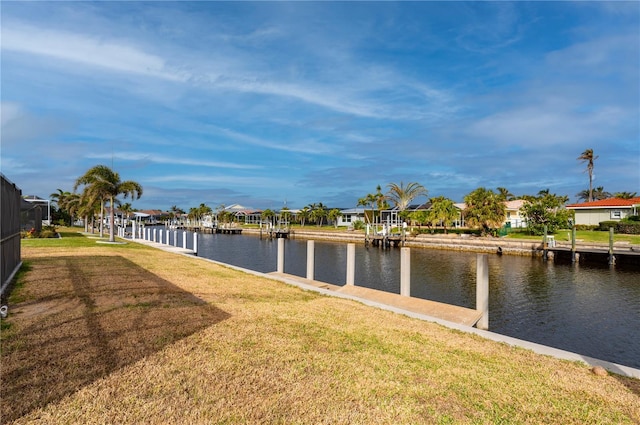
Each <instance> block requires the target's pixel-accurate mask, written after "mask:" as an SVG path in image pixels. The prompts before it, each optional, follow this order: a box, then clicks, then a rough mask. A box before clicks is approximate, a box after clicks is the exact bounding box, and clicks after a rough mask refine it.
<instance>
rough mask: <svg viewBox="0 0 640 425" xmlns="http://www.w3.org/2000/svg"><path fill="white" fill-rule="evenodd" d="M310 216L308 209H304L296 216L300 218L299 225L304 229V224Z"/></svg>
mask: <svg viewBox="0 0 640 425" xmlns="http://www.w3.org/2000/svg"><path fill="white" fill-rule="evenodd" d="M310 214H311V210H310V209H309V207H304V208H302V209H301V210H300V211H299V212H298V214H297V215H298V217H299V218H300V225H301V226H302V227H304V223H305V221H306V220H307V219H308V218H309V215H310Z"/></svg>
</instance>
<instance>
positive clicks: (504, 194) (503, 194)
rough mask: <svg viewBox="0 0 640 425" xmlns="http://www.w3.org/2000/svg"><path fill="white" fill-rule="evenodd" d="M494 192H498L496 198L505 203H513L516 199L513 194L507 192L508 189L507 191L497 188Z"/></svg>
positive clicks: (504, 188) (503, 188)
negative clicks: (498, 197)
mask: <svg viewBox="0 0 640 425" xmlns="http://www.w3.org/2000/svg"><path fill="white" fill-rule="evenodd" d="M496 190H497V191H498V196H500V197H501V198H502V199H504V200H505V201H513V200H514V199H516V197H515V196H514V195H513V193H511V192H509V189H507V188H506V187H498V188H496Z"/></svg>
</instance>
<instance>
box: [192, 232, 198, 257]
mask: <svg viewBox="0 0 640 425" xmlns="http://www.w3.org/2000/svg"><path fill="white" fill-rule="evenodd" d="M193 253H194V254H195V255H198V232H193Z"/></svg>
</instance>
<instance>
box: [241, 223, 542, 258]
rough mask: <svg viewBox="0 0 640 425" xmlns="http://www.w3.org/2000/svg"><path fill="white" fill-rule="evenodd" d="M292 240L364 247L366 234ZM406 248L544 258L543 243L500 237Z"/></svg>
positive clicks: (432, 239)
mask: <svg viewBox="0 0 640 425" xmlns="http://www.w3.org/2000/svg"><path fill="white" fill-rule="evenodd" d="M243 233H246V234H254V235H259V234H260V230H259V229H244V230H243ZM290 237H291V238H299V239H315V240H324V241H333V242H352V243H359V244H364V233H362V232H358V231H344V232H339V231H337V232H326V231H322V230H313V229H304V230H300V229H296V230H295V231H294V232H292V234H291V235H290ZM404 246H406V247H409V248H431V249H446V250H451V251H470V252H480V253H491V254H495V253H496V252H498V249H499V248H500V249H501V250H502V253H503V254H511V255H523V256H532V255H542V242H541V241H536V240H509V239H501V238H480V237H475V236H474V237H465V236H460V235H418V236H407V239H406V243H405V245H404Z"/></svg>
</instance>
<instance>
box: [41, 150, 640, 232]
mask: <svg viewBox="0 0 640 425" xmlns="http://www.w3.org/2000/svg"><path fill="white" fill-rule="evenodd" d="M596 159H598V156H597V155H594V152H593V149H586V150H585V151H584V152H582V153H581V154H580V156H578V158H577V160H578V161H580V162H582V163H586V164H587V166H586V170H585V172H586V173H588V176H589V187H588V189H585V190H583V191H581V192H579V193H578V194H576V197H577V198H578V199H579V200H584V201H587V202H589V201H593V200H600V199H607V198H611V197H617V198H623V199H630V198H634V197H636V196H637V194H636V192H617V193H614V194H611V193H609V192H607V191H605V190H604V188H603V187H602V186H598V187H596V188H593V170H594V165H595V160H596ZM78 188H81V189H82V190H81V191H80V192H77V190H78ZM387 189H388V190H387V192H386V193H383V192H382V187H381V186H380V185H378V186H377V187H376V190H375V192H372V193H369V194H367V195H365V196H363V197H362V198H360V199H358V202H357V206H361V207H364V210H365V221H367V222H370V223H371V222H374V221H375V219H374V215H375V214H379V215H381V214H382V211H383V210H388V209H390V208H391V204H393V206H394V207H395V208H397V210H398V214H399V216H400V217H401V218H402V219H404V220H407V221H408V220H411V221H412V222H415V223H419V224H427V225H430V226H437V225H440V226H443V227H444V229H445V231H446V229H447V228H449V227H451V226H452V224H453V223H454V222H455V220H457V219H458V217H459V215H460V213H461V212H460V210H458V208H456V207H455V203H454V201H453V200H451V199H449V198H447V197H444V196H438V197H434V198H430V199H429V202H430V206H429V208H428V209H425V210H419V211H411V212H410V211H407V208H408V207H409V206H410V205H411V202H412V201H414V200H415V199H417V198H419V197H421V196H424V197H427V196H428V190H427V189H426V188H425V187H424V186H423V185H421V184H419V183H416V182H410V183H408V184H406V185H405V184H404V182H400V184H396V183H389V184H388V185H387ZM120 195H123V197H124V198H127V197H128V196H131V198H132V199H139V198H140V197H141V196H142V186H141V185H140V184H139V183H137V182H134V181H130V180H128V181H121V179H120V175H119V174H118V173H117V172H115V171H113V170H112V169H110V168H109V167H107V166H105V165H97V166H95V167H92V168H90V169H89V170H88V171H87V172H86V173H85V174H83V175H82V176H80V177H79V178H78V179H77V180H76V181H75V184H74V187H73V192H67V191H63V190H61V189H58V191H57V192H55V193H52V194H51V195H50V197H51V199H52V200H54V201H55V202H56V203H57V205H58V207H59V212H58V214H59V215H61V216H62V217H63V218H68V219H69V221H70V223H73V217H74V216H76V217H82V218H84V223H85V228H86V227H87V226H88V223H89V220H91V223H92V224H91V226H92V227H94V223H93V221H94V219H95V217H96V216H100V217H103V216H104V211H105V207H106V206H107V205H108V206H109V207H110V222H111V223H113V222H114V211H115V208H116V207H118V208H119V209H120V210H121V211H122V212H124V213H125V214H126V215H127V216H129V214H131V213H132V212H133V211H134V210H133V209H132V207H131V204H130V203H124V204H122V203H121V202H120V200H119V199H118V197H119V196H120ZM515 199H516V196H514V195H513V194H512V193H511V192H510V191H509V190H508V189H507V188H505V187H498V188H496V190H495V191H494V190H492V189H487V188H485V187H479V188H477V189H475V190H474V191H472V192H470V193H469V194H467V195H466V196H464V203H465V208H464V210H463V211H462V215H463V216H464V218H465V222H466V224H467V225H468V226H469V227H472V228H479V229H481V230H482V233H484V234H492V233H496V231H497V229H498V228H500V227H501V226H502V224H503V223H504V220H505V214H506V206H505V201H511V200H515ZM519 199H523V200H525V201H526V202H525V203H524V205H523V207H522V209H521V213H522V215H523V217H524V218H525V219H526V221H527V226H528V228H529V230H530V231H531V232H532V233H534V234H540V233H541V232H542V231H543V229H544V228H545V226H546V227H547V229H548V230H549V231H554V230H556V229H558V228H561V227H563V226H565V225H566V224H567V223H568V220H569V219H570V212H569V211H568V210H566V209H565V208H564V205H565V204H566V203H567V202H568V201H569V197H568V196H566V195H556V194H553V193H550V192H549V189H545V190H541V191H540V192H538V194H537V195H533V196H532V195H522V196H520V197H519ZM214 212H215V214H216V216H217V218H218V220H219V221H221V222H223V223H224V222H231V221H234V219H235V216H234V215H233V213H232V212H230V211H227V210H226V208H225V206H224V205H220V206H218V207H217V208H216V209H215V210H213V209H212V208H211V207H209V206H208V205H205V204H200V205H199V206H198V207H192V208H190V209H189V212H188V213H187V212H185V211H184V210H182V209H181V208H179V207H177V206H176V205H173V206H172V207H171V208H170V210H169V211H168V216H169V218H175V217H178V216H182V215H184V214H187V216H188V217H189V218H190V219H192V220H202V219H203V218H204V217H205V216H208V215H212V214H213V213H214ZM276 215H278V216H279V218H280V219H281V220H284V221H286V222H288V221H289V220H291V219H293V218H295V220H296V221H297V222H298V223H299V224H301V225H302V226H304V225H305V224H306V223H314V224H316V225H317V226H322V225H323V224H324V223H325V220H327V221H332V222H333V223H335V225H336V226H337V220H338V218H339V217H340V216H341V212H340V210H339V209H337V208H331V209H330V208H328V207H327V206H325V205H324V204H323V203H322V202H318V203H311V204H309V205H307V206H305V207H303V208H302V209H300V210H299V211H298V212H297V213H296V214H295V216H294V215H293V214H291V212H290V210H289V209H288V208H286V207H285V208H283V209H282V210H280V211H279V212H278V214H276V213H275V212H274V211H272V210H270V209H266V210H264V211H262V213H261V216H262V219H264V220H273V218H274V217H276ZM102 222H103V220H101V221H100V234H101V236H102V233H103V223H102ZM113 227H114V226H111V227H110V234H109V239H110V240H111V241H113V240H114V234H113V232H114V228H113Z"/></svg>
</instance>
